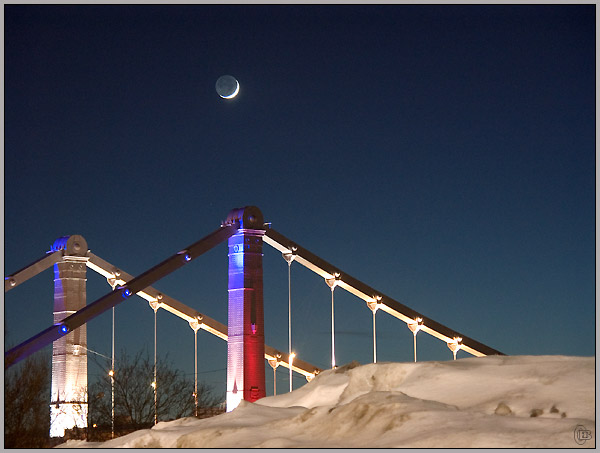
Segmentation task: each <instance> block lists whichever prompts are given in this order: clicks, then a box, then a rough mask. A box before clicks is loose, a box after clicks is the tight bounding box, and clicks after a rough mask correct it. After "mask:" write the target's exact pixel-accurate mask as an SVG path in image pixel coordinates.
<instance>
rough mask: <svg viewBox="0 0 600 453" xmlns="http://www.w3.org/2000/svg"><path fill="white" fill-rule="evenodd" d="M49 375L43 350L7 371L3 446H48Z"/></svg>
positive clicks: (48, 367) (5, 378) (47, 361)
mask: <svg viewBox="0 0 600 453" xmlns="http://www.w3.org/2000/svg"><path fill="white" fill-rule="evenodd" d="M50 376H51V373H50V365H49V359H48V357H46V356H45V355H43V354H40V353H38V354H36V355H34V356H31V357H29V358H28V359H26V360H25V361H24V362H22V363H19V364H17V365H14V366H13V367H11V368H9V369H8V370H7V371H5V372H4V448H43V447H48V446H49V441H50V405H49V400H50Z"/></svg>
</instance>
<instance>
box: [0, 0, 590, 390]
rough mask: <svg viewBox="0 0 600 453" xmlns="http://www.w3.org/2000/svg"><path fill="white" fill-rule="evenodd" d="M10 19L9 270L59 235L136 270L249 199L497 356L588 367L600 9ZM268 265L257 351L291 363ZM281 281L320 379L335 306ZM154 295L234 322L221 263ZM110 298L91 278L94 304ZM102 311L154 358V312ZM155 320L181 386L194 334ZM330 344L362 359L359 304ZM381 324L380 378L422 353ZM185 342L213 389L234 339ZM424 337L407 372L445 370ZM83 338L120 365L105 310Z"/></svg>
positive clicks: (212, 258) (313, 287) (241, 11)
mask: <svg viewBox="0 0 600 453" xmlns="http://www.w3.org/2000/svg"><path fill="white" fill-rule="evenodd" d="M4 20H5V49H4V50H5V58H4V64H5V68H4V77H5V92H4V94H5V105H4V112H5V120H4V126H5V131H4V133H5V137H4V165H5V167H4V177H5V183H4V190H5V198H4V203H5V208H4V215H5V218H4V232H5V238H4V243H5V254H4V265H5V275H8V274H9V273H11V272H13V271H15V270H17V269H20V268H21V267H23V266H25V265H26V264H28V263H30V262H32V261H34V260H35V259H37V258H38V257H40V256H41V255H43V254H44V252H45V251H47V250H48V249H49V246H50V245H51V244H52V242H53V241H54V240H55V239H56V238H57V237H59V236H63V235H69V234H81V235H83V236H84V237H85V238H86V239H87V242H88V245H89V248H90V249H91V250H92V252H94V253H95V254H97V255H99V256H101V257H102V258H104V259H105V260H107V261H109V262H111V263H113V264H115V265H116V266H119V267H121V268H122V269H124V270H126V271H127V272H129V273H131V274H134V275H136V274H139V273H141V272H143V271H144V270H146V269H147V268H149V267H151V266H153V265H154V264H156V263H158V262H160V261H162V260H163V259H165V258H167V257H168V256H170V255H172V254H173V253H175V252H177V251H178V250H180V249H181V248H183V247H185V246H187V245H189V244H191V243H193V242H195V241H196V240H198V239H200V238H201V237H203V236H205V235H206V234H208V233H209V232H211V231H213V230H215V229H216V228H218V227H219V225H220V222H221V221H222V220H223V219H225V217H226V216H227V213H228V212H229V210H231V209H232V208H235V207H240V206H244V205H256V206H258V207H260V208H261V210H262V211H263V214H264V216H265V219H266V220H267V221H269V222H272V225H273V227H274V228H275V229H277V230H278V231H280V232H281V233H283V234H285V235H286V236H288V237H290V238H292V239H293V240H295V241H296V242H298V243H299V244H301V245H302V246H304V247H306V248H308V249H309V250H311V251H312V252H314V253H316V254H317V255H319V256H321V257H322V258H324V259H326V260H327V261H329V262H331V263H333V264H334V265H336V266H338V267H340V268H341V269H342V270H343V271H345V272H347V273H349V274H350V275H352V276H354V277H356V278H358V279H360V280H362V281H364V282H365V283H367V284H368V285H370V286H372V287H374V288H377V289H378V290H380V291H381V292H383V293H384V294H386V295H388V296H391V297H393V298H395V299H396V300H398V301H400V302H402V303H404V304H406V305H408V306H410V307H412V308H414V309H415V310H418V311H420V312H422V313H424V314H426V315H427V316H429V317H431V318H433V319H435V320H437V321H439V322H441V323H443V324H445V325H447V326H449V327H452V328H454V329H456V330H458V331H461V332H464V333H465V334H466V335H468V336H470V337H472V338H475V339H477V340H478V341H481V342H482V343H485V344H488V345H490V346H492V347H494V348H496V349H499V350H501V351H503V352H505V353H507V354H534V355H539V354H567V355H593V354H594V353H595V113H596V109H595V87H596V79H595V63H596V61H595V44H596V41H595V39H596V38H595V33H596V31H595V5H568V6H567V5H551V6H549V5H537V6H531V5H529V6H525V5H478V6H465V5H462V6H439V5H427V6H424V5H419V6H415V5H412V6H409V5H385V6H359V5H335V6H315V5H311V6H309V5H307V6H274V5H262V6H250V5H248V6H240V5H221V6H215V5H213V6H208V5H186V6H183V5H177V6H167V5H155V6H148V5H142V6H121V5H95V6H81V5H76V6H68V5H62V6H39V5H29V6H25V5H5V6H4ZM223 74H231V75H233V76H235V77H236V78H237V79H238V80H239V82H240V85H241V89H240V93H239V95H238V96H237V97H236V98H235V99H234V100H231V101H226V100H223V99H221V98H219V96H218V95H217V93H216V92H215V88H214V85H215V82H216V80H217V78H218V77H219V76H221V75H223ZM264 260H265V283H264V285H265V310H266V315H265V322H266V340H267V343H268V344H269V345H271V346H274V347H277V348H280V349H283V350H285V349H286V348H287V269H286V267H287V266H286V264H285V262H284V261H283V259H282V258H281V256H280V254H279V253H278V252H276V251H275V250H273V249H271V248H270V247H268V246H265V258H264ZM292 285H293V289H292V291H293V295H292V297H293V300H292V305H293V309H292V310H293V331H294V343H295V346H294V349H295V350H296V351H297V353H298V354H299V356H300V357H301V358H303V359H305V360H307V361H309V362H312V363H314V364H316V365H318V366H321V367H327V366H328V364H329V363H330V358H329V357H330V356H329V354H330V343H329V342H330V331H329V326H330V305H329V304H330V293H329V289H328V288H327V286H326V285H325V283H324V282H323V281H322V279H321V278H320V277H318V276H316V275H314V274H312V273H310V272H309V271H307V270H306V269H304V268H301V267H300V266H299V265H297V264H296V265H294V266H293V267H292ZM154 286H155V287H157V288H159V289H161V290H162V291H164V292H165V293H167V294H169V295H170V296H172V297H174V298H176V299H179V300H181V301H182V302H184V303H186V304H187V305H190V306H192V307H194V308H196V309H198V310H199V311H201V312H203V313H205V314H206V315H208V316H210V317H213V318H215V319H217V320H219V321H221V322H224V323H226V320H227V248H226V246H225V245H222V246H220V247H218V248H216V249H215V250H212V251H211V252H209V253H208V254H206V255H205V256H203V257H201V258H199V259H198V260H195V261H194V262H192V263H190V265H189V267H186V268H185V269H183V270H181V271H178V272H177V273H176V274H173V275H171V276H169V277H167V278H165V279H164V280H162V281H160V282H158V283H157V284H155V285H154ZM52 289H53V275H52V272H51V271H50V270H48V271H46V272H45V273H43V274H41V275H39V276H37V277H36V278H35V279H34V280H31V281H29V282H28V283H26V284H24V285H22V286H19V287H18V288H16V289H14V290H13V291H11V292H9V293H8V294H7V295H6V298H5V309H4V315H5V331H6V332H5V340H6V342H7V344H9V345H14V344H17V343H20V342H21V341H23V340H25V339H27V338H29V337H30V336H32V335H34V334H35V333H37V332H38V331H40V330H41V329H43V328H45V327H47V326H49V325H50V324H51V323H52V305H53V303H52ZM109 289H110V287H109V286H108V285H107V284H106V282H105V281H104V280H103V278H101V277H99V276H97V275H95V274H94V273H93V272H92V271H88V290H89V291H88V302H91V301H93V300H95V299H97V298H98V297H100V296H102V295H103V294H105V293H106V292H107V291H108V290H109ZM116 313H117V315H116V316H117V323H116V324H117V349H121V348H122V347H126V348H127V349H128V350H129V351H131V352H135V351H136V350H138V349H140V348H143V347H148V349H149V351H150V352H152V341H153V326H152V322H153V313H152V310H151V309H150V308H149V307H148V304H147V302H145V301H143V300H142V299H137V300H129V301H128V302H126V303H124V304H122V305H121V306H119V307H118V308H117V311H116ZM158 322H159V341H161V345H160V348H159V354H162V353H165V352H169V355H170V357H171V358H172V359H173V360H174V362H175V363H176V364H177V365H178V366H179V367H181V368H183V369H185V370H186V372H189V373H192V372H193V334H192V330H191V329H190V328H189V327H188V326H187V324H186V323H185V322H184V321H182V320H179V319H178V318H175V317H174V316H173V315H171V314H169V313H167V312H164V311H159V313H158ZM336 328H338V329H339V333H338V335H337V340H336V352H337V361H338V363H346V362H348V361H350V360H352V359H356V360H358V361H359V362H361V363H368V362H369V361H371V359H372V355H371V351H372V344H371V312H370V311H369V310H368V309H367V307H366V304H365V303H364V302H363V301H361V300H358V299H356V298H355V297H354V296H352V295H350V294H348V293H344V292H343V291H341V290H338V291H336ZM377 328H378V359H379V360H380V361H408V360H411V359H412V334H411V333H410V331H409V330H408V329H407V328H406V325H405V324H404V323H402V322H400V321H398V320H396V319H395V318H391V317H390V316H389V315H387V314H385V313H378V315H377ZM198 338H199V348H200V351H201V356H200V367H201V370H203V371H204V372H205V374H203V376H204V377H205V378H206V380H208V381H210V382H212V383H213V384H214V385H215V386H217V388H218V389H220V390H222V391H223V392H224V390H225V381H224V375H225V372H224V370H225V366H226V362H225V354H226V345H225V343H224V342H223V341H222V340H219V339H217V338H214V337H211V336H210V335H209V334H207V333H202V332H199V336H198ZM418 339H419V345H420V346H419V352H420V357H421V358H422V359H424V360H445V359H451V357H452V355H451V353H450V351H449V350H448V348H447V347H446V345H444V344H443V343H441V342H439V341H438V340H436V339H433V338H432V337H428V336H427V335H425V334H420V335H419V337H418ZM88 344H89V348H90V349H93V350H95V351H97V352H100V353H103V354H106V355H110V314H109V313H106V314H105V315H103V316H102V317H101V318H99V319H96V320H94V321H92V322H90V323H89V325H88ZM465 356H467V355H466V354H465V353H459V357H465ZM213 370H219V371H214V372H213ZM90 372H91V373H92V370H90ZM94 372H95V371H94ZM271 376H272V375H271V374H270V373H267V379H268V380H269V379H271ZM286 376H287V373H286V372H284V371H282V373H281V382H282V384H281V385H282V387H284V388H287V381H286V379H287V378H286ZM269 382H270V381H269ZM278 382H279V379H278ZM302 382H304V380H303V379H298V381H297V385H300V383H302ZM221 387H222V388H221ZM267 387H268V388H269V389H270V388H271V385H270V384H268V385H267Z"/></svg>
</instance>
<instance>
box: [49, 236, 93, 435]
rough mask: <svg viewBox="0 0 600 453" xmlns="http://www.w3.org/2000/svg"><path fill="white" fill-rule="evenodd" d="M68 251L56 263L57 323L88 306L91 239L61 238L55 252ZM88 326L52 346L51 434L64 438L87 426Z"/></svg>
mask: <svg viewBox="0 0 600 453" xmlns="http://www.w3.org/2000/svg"><path fill="white" fill-rule="evenodd" d="M57 250H64V252H63V253H64V256H63V259H62V261H59V262H58V263H56V264H55V265H54V323H55V324H56V323H58V322H60V321H62V320H63V319H64V318H66V317H67V316H69V315H71V314H73V313H75V312H76V311H77V310H79V309H81V308H83V307H85V304H86V269H87V268H86V262H87V260H88V258H87V257H86V255H87V251H88V248H87V242H86V241H85V239H84V238H83V237H82V236H79V235H73V236H66V237H62V238H59V239H57V240H56V241H55V242H54V244H53V246H52V251H57ZM86 347H87V338H86V325H85V324H84V325H82V326H81V327H78V328H77V329H75V330H73V332H69V333H68V334H67V335H64V336H62V337H61V338H59V339H58V340H56V341H55V342H54V343H53V345H52V391H51V397H50V436H51V437H63V436H64V434H65V429H71V428H73V427H75V426H77V427H79V428H85V427H86V426H87V415H88V403H87V351H86Z"/></svg>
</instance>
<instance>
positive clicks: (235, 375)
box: [227, 206, 266, 412]
mask: <svg viewBox="0 0 600 453" xmlns="http://www.w3.org/2000/svg"><path fill="white" fill-rule="evenodd" d="M236 221H237V222H239V223H240V227H239V230H238V232H237V233H236V234H235V235H233V236H231V237H230V238H229V244H228V245H229V285H228V293H229V308H228V310H229V312H228V332H227V333H228V336H229V339H228V341H227V411H228V412H229V411H231V410H233V409H235V408H236V407H237V406H238V404H239V403H240V401H241V400H242V399H244V400H246V401H251V402H254V401H256V400H258V399H259V398H263V397H264V396H265V395H266V391H265V333H264V314H263V268H262V244H263V235H264V233H265V230H264V226H263V225H264V222H263V216H262V213H261V212H260V210H259V209H258V208H256V207H254V206H249V207H245V208H242V209H234V210H233V211H231V212H230V213H229V216H228V218H227V223H234V222H236Z"/></svg>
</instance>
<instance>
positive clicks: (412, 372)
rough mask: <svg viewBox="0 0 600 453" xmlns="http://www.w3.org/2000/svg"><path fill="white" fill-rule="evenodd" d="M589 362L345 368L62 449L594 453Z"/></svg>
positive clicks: (531, 359) (516, 360)
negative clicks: (531, 451)
mask: <svg viewBox="0 0 600 453" xmlns="http://www.w3.org/2000/svg"><path fill="white" fill-rule="evenodd" d="M594 373H595V358H594V357H565V356H514V357H510V356H508V357H484V358H466V359H460V360H456V361H448V362H420V363H378V364H369V365H363V366H359V365H358V364H357V363H354V362H353V363H351V364H348V365H346V366H344V367H341V368H338V369H336V370H328V371H325V372H323V373H321V374H320V375H318V376H317V377H316V378H315V379H314V380H313V381H312V382H310V383H307V384H306V385H304V386H303V387H301V388H299V389H297V390H294V391H293V392H292V393H287V394H283V395H278V396H273V397H268V398H263V399H261V400H259V401H258V402H256V403H248V402H245V401H242V403H241V404H240V406H239V407H238V408H236V409H235V410H234V411H232V412H230V413H226V414H222V415H219V416H216V417H212V418H209V419H203V420H197V419H194V418H184V419H180V420H175V421H172V422H163V423H159V424H158V425H156V426H155V427H154V428H152V429H148V430H140V431H137V432H134V433H131V434H129V435H127V436H123V437H121V438H118V439H114V440H111V441H108V442H104V443H85V442H73V441H71V442H67V443H66V444H62V445H61V447H77V448H81V447H103V448H109V447H134V448H139V447H171V448H172V447H186V448H197V447H211V448H219V447H229V448H231V447H264V448H267V447H268V448H286V447H301V448H328V447H347V448H351V447H357V448H360V447H371V448H377V447H381V448H391V447H488V448H489V447H554V448H555V447H579V446H580V445H579V444H578V443H576V441H575V437H574V431H575V429H576V428H577V426H578V425H582V426H583V427H585V429H587V430H590V431H591V435H592V439H591V440H587V441H586V442H585V443H583V444H582V445H581V446H582V447H595V374H594Z"/></svg>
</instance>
